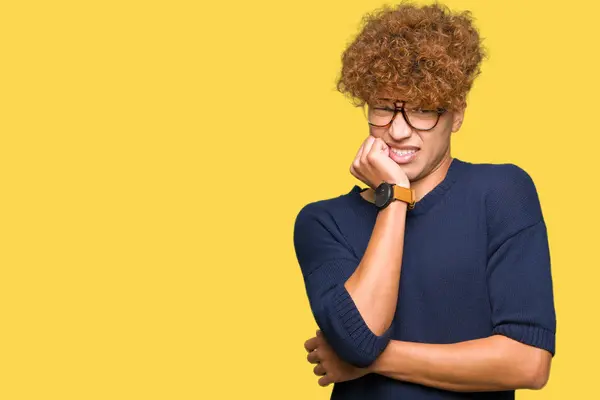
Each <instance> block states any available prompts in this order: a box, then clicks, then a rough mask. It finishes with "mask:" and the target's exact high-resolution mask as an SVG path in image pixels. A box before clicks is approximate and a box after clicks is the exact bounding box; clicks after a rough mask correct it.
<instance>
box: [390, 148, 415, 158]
mask: <svg viewBox="0 0 600 400" xmlns="http://www.w3.org/2000/svg"><path fill="white" fill-rule="evenodd" d="M392 151H393V152H394V153H396V154H398V155H399V156H405V155H407V154H413V153H415V152H416V150H396V149H392Z"/></svg>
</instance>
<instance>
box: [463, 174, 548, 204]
mask: <svg viewBox="0 0 600 400" xmlns="http://www.w3.org/2000/svg"><path fill="white" fill-rule="evenodd" d="M463 176H464V178H465V179H466V181H467V182H466V183H467V184H468V185H469V187H471V188H473V189H474V190H476V191H477V192H478V193H480V194H482V195H483V197H484V199H485V202H486V207H487V208H491V209H492V211H493V209H495V208H497V207H498V206H501V205H500V204H497V203H503V204H505V205H506V206H516V205H519V204H521V205H522V206H525V207H533V206H535V205H536V203H537V202H539V198H538V194H537V189H536V187H535V183H534V181H533V179H532V177H531V175H530V174H529V173H528V172H527V171H526V170H525V169H523V168H522V167H520V166H518V165H516V164H511V163H504V164H491V163H468V168H466V173H465V174H464V175H463Z"/></svg>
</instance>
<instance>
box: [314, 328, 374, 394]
mask: <svg viewBox="0 0 600 400" xmlns="http://www.w3.org/2000/svg"><path fill="white" fill-rule="evenodd" d="M304 348H305V349H306V351H308V356H307V357H306V359H307V360H308V362H309V363H311V364H316V366H315V367H314V369H313V372H314V373H315V375H317V376H322V377H321V378H320V379H319V385H320V386H323V387H324V386H328V385H329V384H331V383H335V382H344V381H350V380H353V379H357V378H360V377H362V376H364V375H366V374H368V373H369V371H368V370H367V369H366V368H358V367H355V366H354V365H352V364H348V363H347V362H345V361H343V360H342V359H341V358H339V357H338V356H337V354H335V351H333V349H332V348H331V346H330V345H329V344H328V343H327V341H326V340H325V336H324V335H323V333H322V332H321V331H320V330H317V336H315V337H312V338H310V339H308V340H307V341H306V342H305V343H304Z"/></svg>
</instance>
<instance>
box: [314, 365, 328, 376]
mask: <svg viewBox="0 0 600 400" xmlns="http://www.w3.org/2000/svg"><path fill="white" fill-rule="evenodd" d="M313 372H314V374H315V375H318V376H323V375H325V374H326V372H325V368H324V367H323V364H317V365H315V367H314V368H313Z"/></svg>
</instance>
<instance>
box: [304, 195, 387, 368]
mask: <svg viewBox="0 0 600 400" xmlns="http://www.w3.org/2000/svg"><path fill="white" fill-rule="evenodd" d="M294 248H295V251H296V257H297V259H298V263H299V264H300V269H301V271H302V275H303V278H304V284H305V288H306V293H307V296H308V300H309V303H310V307H311V310H312V312H313V315H314V317H315V320H316V322H317V325H318V326H319V328H320V329H321V331H322V332H323V334H324V336H325V338H326V339H327V343H329V344H330V345H331V347H332V348H333V349H334V350H335V352H336V354H337V355H338V356H339V357H340V358H342V359H343V360H345V361H346V362H348V363H350V364H352V365H354V366H357V367H367V366H369V365H370V364H372V363H373V362H374V361H375V359H376V358H377V357H378V356H379V355H380V354H381V352H383V350H384V349H385V347H386V346H387V344H388V343H389V341H390V335H391V332H392V329H393V325H392V326H390V327H389V328H388V329H387V330H386V331H385V332H384V333H383V334H381V335H376V334H375V333H374V332H373V331H371V329H370V328H369V327H368V326H367V324H366V323H365V321H364V319H363V318H362V316H361V314H360V312H359V311H358V309H357V307H356V304H355V303H354V301H353V300H352V297H351V296H350V294H349V293H348V291H347V290H346V288H345V286H344V283H345V282H346V280H347V279H348V278H349V277H350V276H351V275H352V273H353V272H354V271H355V270H356V268H357V267H358V265H359V263H360V260H359V259H358V258H357V257H356V255H355V254H354V252H353V251H352V250H351V248H350V247H349V246H348V244H347V242H346V240H345V237H344V236H343V234H342V233H341V232H340V231H339V228H338V226H337V224H336V223H335V221H334V219H333V217H332V216H331V215H330V213H329V212H327V211H326V210H325V209H324V208H322V207H319V206H318V204H317V203H311V204H308V205H306V206H305V207H304V208H303V209H302V210H301V211H300V212H299V214H298V216H297V217H296V221H295V224H294Z"/></svg>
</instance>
